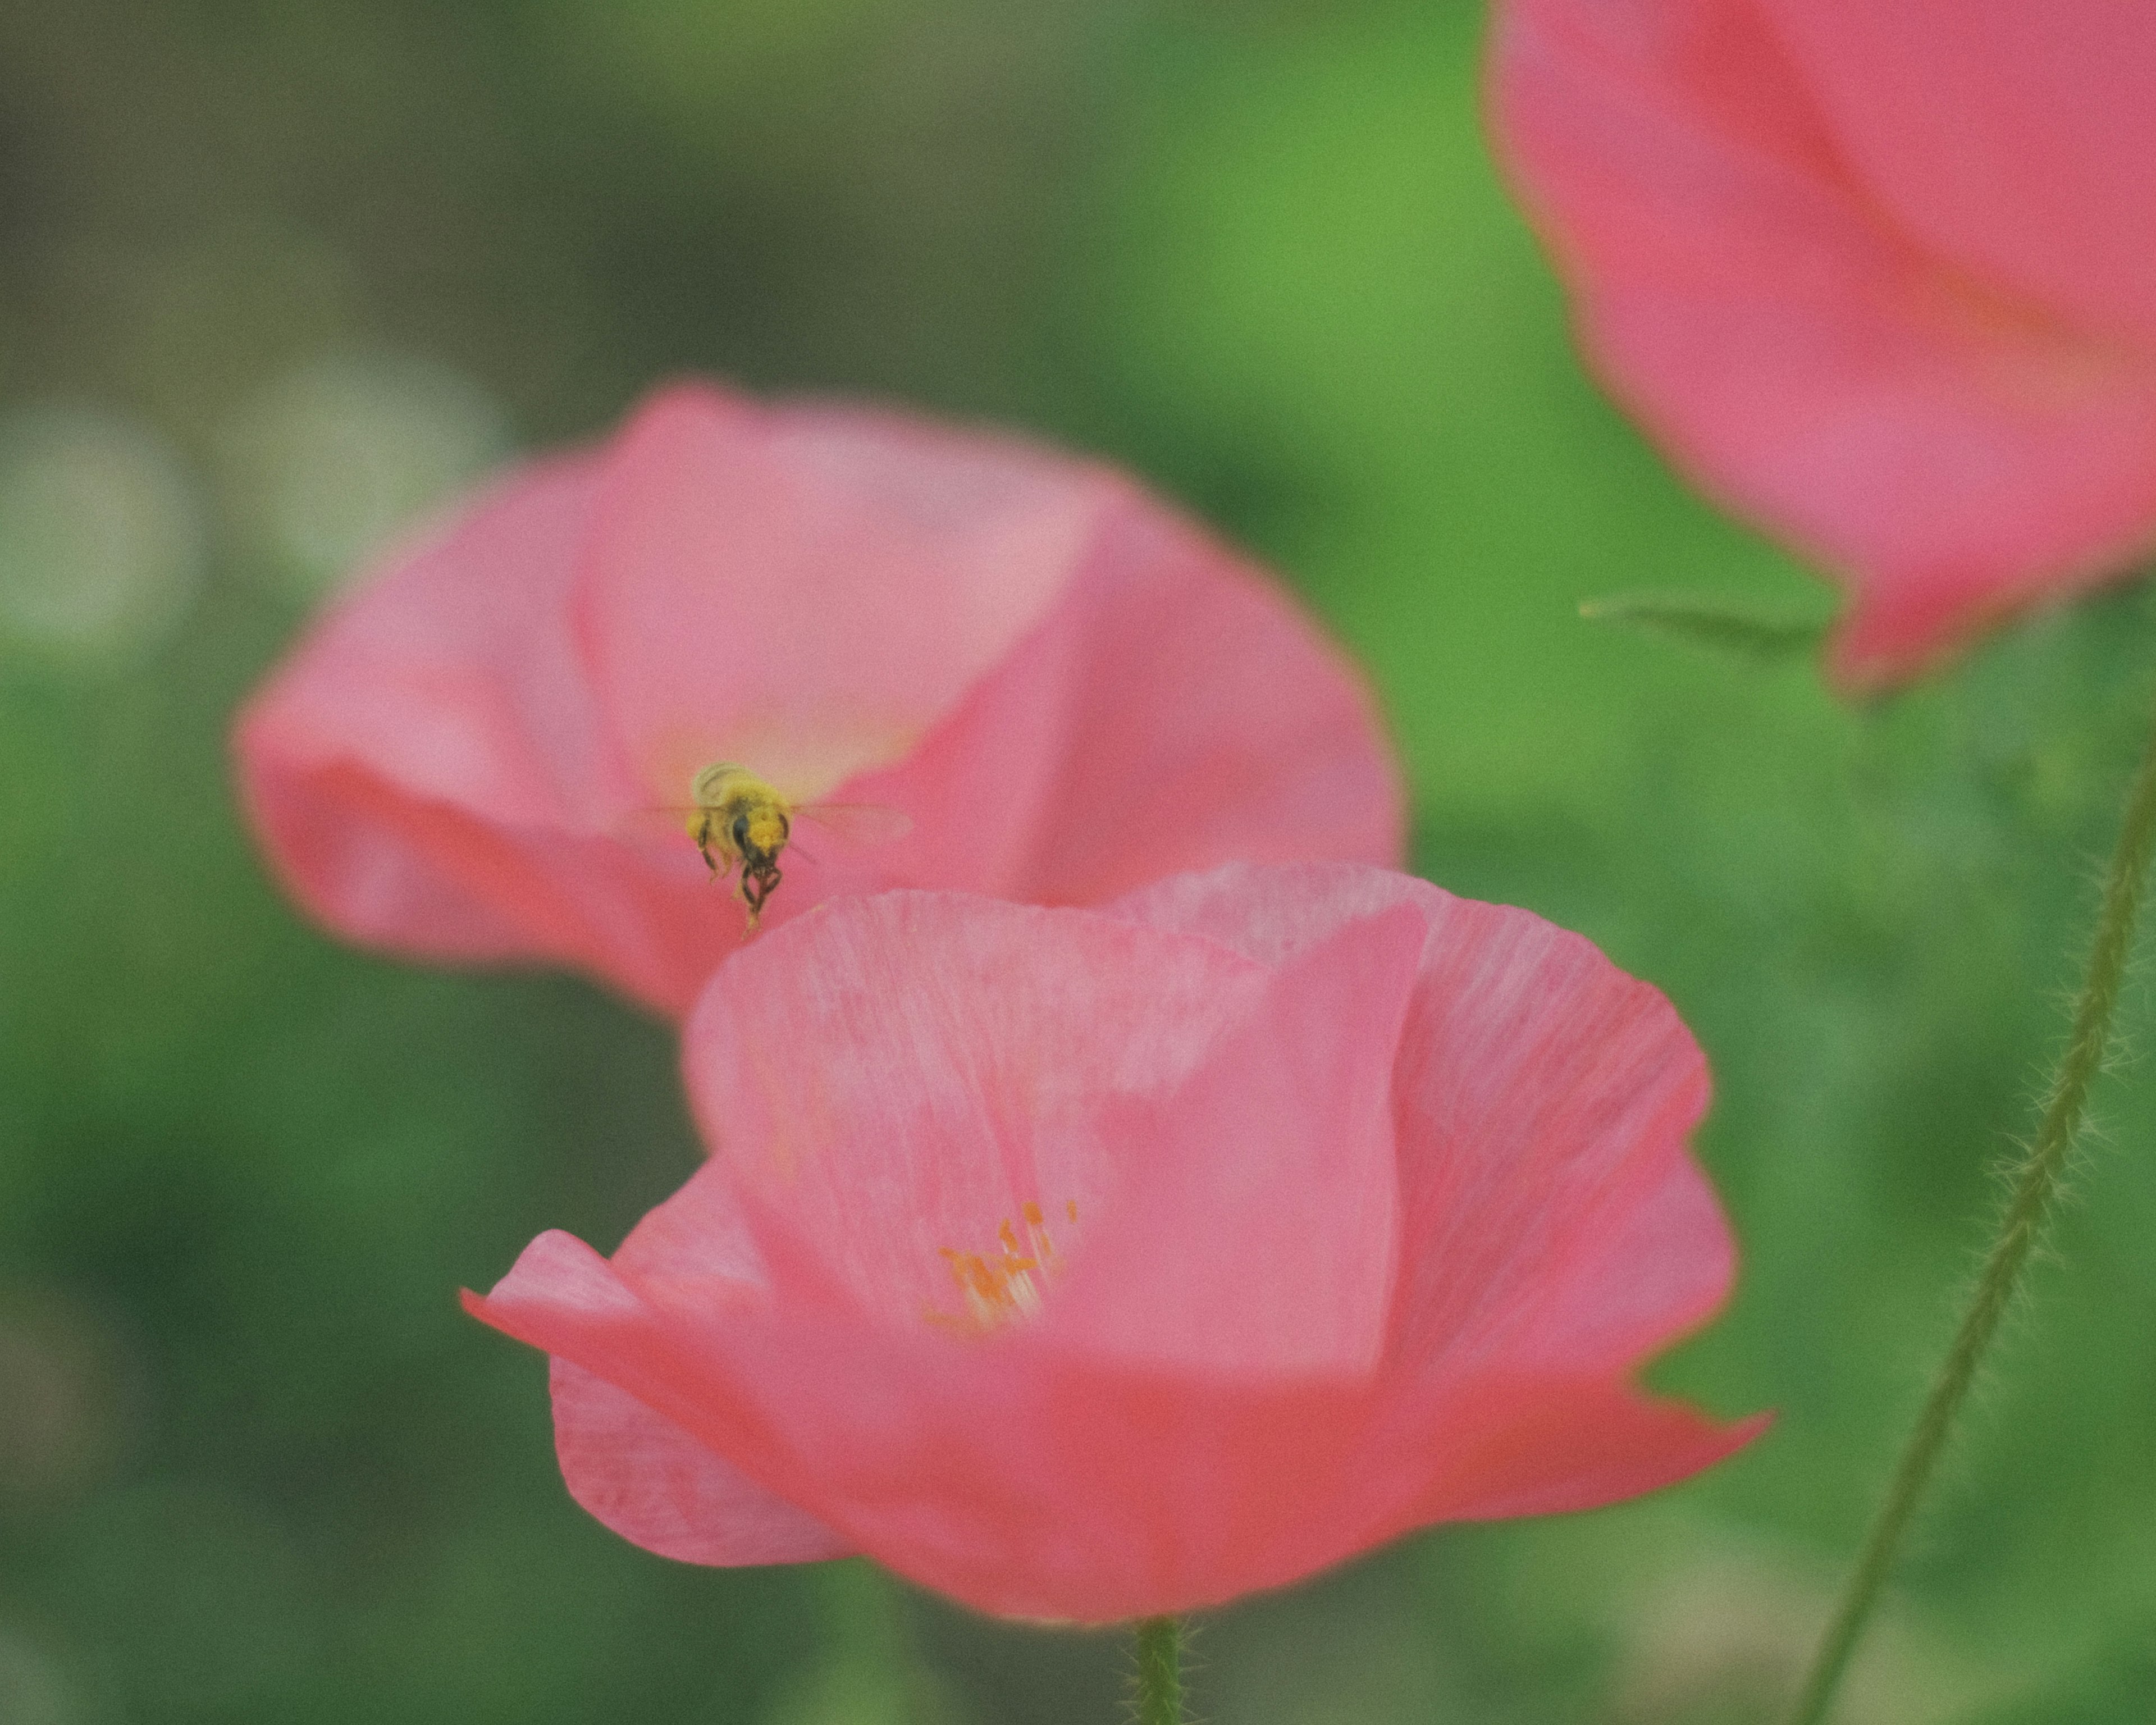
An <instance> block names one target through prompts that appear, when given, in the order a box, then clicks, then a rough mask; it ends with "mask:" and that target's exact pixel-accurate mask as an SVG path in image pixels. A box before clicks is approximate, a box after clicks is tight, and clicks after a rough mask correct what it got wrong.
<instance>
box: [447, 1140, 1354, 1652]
mask: <svg viewBox="0 0 2156 1725" xmlns="http://www.w3.org/2000/svg"><path fill="white" fill-rule="evenodd" d="M722 1178H724V1176H723V1171H722V1170H721V1168H720V1167H719V1165H718V1164H717V1163H710V1164H707V1165H706V1168H703V1169H702V1170H701V1171H700V1172H699V1173H697V1174H696V1176H695V1177H694V1178H692V1180H691V1183H690V1184H691V1186H692V1187H694V1186H697V1185H700V1184H706V1183H711V1182H712V1181H714V1180H719V1179H722ZM574 1246H575V1243H574V1242H570V1241H563V1240H562V1239H561V1237H560V1236H557V1235H542V1237H541V1239H540V1240H538V1241H535V1242H534V1244H533V1245H532V1246H531V1247H530V1248H529V1249H527V1250H526V1253H525V1255H524V1256H523V1257H522V1258H521V1259H520V1260H519V1261H518V1264H517V1266H516V1269H515V1270H514V1271H511V1274H510V1276H508V1277H506V1278H505V1279H504V1281H502V1283H501V1285H500V1286H499V1287H497V1288H496V1289H495V1291H494V1293H493V1294H491V1295H490V1296H487V1297H486V1298H485V1299H484V1300H480V1299H477V1298H468V1300H467V1304H468V1306H469V1307H470V1309H471V1311H472V1312H473V1313H474V1315H475V1316H477V1317H480V1318H482V1319H484V1320H485V1322H489V1323H491V1324H493V1325H495V1327H498V1328H500V1329H502V1330H505V1331H506V1332H508V1333H509V1334H511V1335H514V1336H516V1337H520V1338H521V1339H523V1340H525V1341H526V1342H529V1343H532V1344H533V1345H535V1346H537V1347H541V1348H546V1349H547V1350H548V1351H549V1352H551V1353H554V1354H555V1355H556V1356H557V1358H567V1359H570V1360H572V1361H575V1362H577V1363H578V1364H580V1365H582V1366H583V1367H584V1368H587V1369H588V1370H589V1371H591V1372H593V1373H595V1374H597V1375H598V1376H600V1377H602V1378H604V1379H605V1380H607V1381H608V1382H610V1383H613V1384H617V1385H619V1386H620V1387H621V1388H622V1389H624V1390H625V1391H626V1392H628V1393H629V1394H630V1395H632V1396H633V1397H634V1398H636V1399H638V1400H639V1402H640V1403H642V1404H644V1405H660V1406H665V1407H666V1408H667V1409H669V1413H670V1417H671V1418H673V1419H674V1420H675V1423H676V1424H677V1425H680V1427H681V1428H682V1429H683V1430H687V1431H690V1432H691V1433H692V1434H693V1435H695V1436H696V1438H697V1439H698V1440H701V1442H703V1443H704V1444H706V1445H707V1446H709V1447H711V1449H713V1450H716V1451H717V1452H719V1453H721V1454H723V1455H726V1457H728V1458H729V1459H730V1460H731V1461H732V1462H733V1463H734V1464H735V1465H736V1466H737V1467H738V1468H739V1469H740V1471H741V1472H742V1475H743V1476H744V1477H747V1478H750V1479H752V1480H754V1481H757V1482H758V1483H759V1485H760V1486H762V1489H763V1490H765V1491H767V1492H770V1493H773V1494H775V1495H777V1496H778V1497H779V1498H780V1499H781V1500H782V1501H783V1502H788V1503H792V1504H794V1505H798V1506H799V1507H800V1508H801V1510H802V1511H803V1512H804V1513H805V1514H807V1515H808V1516H810V1517H812V1518H814V1520H816V1521H818V1522H822V1523H823V1524H824V1525H827V1526H829V1527H831V1528H832V1529H834V1530H835V1532H836V1533H837V1536H838V1537H839V1538H842V1539H843V1540H844V1542H845V1543H847V1544H848V1545H849V1546H850V1547H852V1548H858V1549H860V1550H861V1551H864V1552H865V1553H868V1554H869V1555H870V1556H871V1557H874V1558H876V1559H877V1561H879V1562H880V1563H884V1564H885V1565H886V1566H887V1567H889V1568H892V1569H894V1570H896V1572H898V1573H899V1574H903V1575H906V1576H908V1577H910V1578H911V1579H914V1580H916V1581H918V1582H920V1583H921V1584H922V1585H924V1586H928V1587H932V1588H935V1589H938V1590H939V1591H942V1592H944V1593H947V1594H951V1595H952V1597H954V1598H957V1599H961V1600H963V1601H965V1602H966V1603H968V1604H972V1605H974V1606H977V1607H978V1608H979V1609H983V1610H988V1611H993V1612H998V1613H1000V1614H1002V1615H1008V1616H1015V1617H1029V1618H1034V1619H1055V1620H1072V1621H1080V1622H1096V1623H1106V1622H1112V1621H1116V1620H1122V1619H1126V1618H1128V1617H1132V1616H1137V1615H1147V1614H1150V1613H1152V1612H1157V1611H1166V1610H1182V1609H1190V1608H1192V1607H1193V1606H1197V1605H1200V1604H1214V1603H1218V1602H1220V1601H1222V1600H1225V1599H1229V1598H1232V1597H1234V1596H1235V1594H1240V1593H1242V1592H1245V1591H1247V1590H1249V1589H1250V1588H1252V1587H1261V1586H1270V1585H1276V1584H1281V1583H1283V1582H1286V1581H1287V1580H1290V1579H1293V1578H1294V1577H1295V1576H1296V1575H1297V1574H1302V1573H1306V1571H1307V1570H1308V1568H1310V1567H1312V1557H1311V1544H1310V1541H1311V1534H1312V1513H1311V1512H1312V1507H1313V1505H1314V1504H1315V1503H1316V1502H1317V1501H1318V1500H1319V1499H1320V1498H1321V1497H1322V1496H1323V1494H1324V1493H1325V1492H1326V1491H1328V1490H1329V1489H1330V1488H1331V1482H1332V1481H1335V1480H1336V1479H1337V1476H1338V1474H1339V1469H1340V1461H1341V1458H1342V1455H1343V1454H1344V1452H1345V1449H1346V1446H1347V1443H1348V1441H1349V1440H1350V1438H1351V1436H1352V1435H1353V1432H1354V1431H1355V1430H1357V1429H1358V1426H1359V1425H1360V1424H1361V1422H1362V1419H1363V1403H1362V1400H1361V1399H1360V1398H1359V1397H1358V1395H1357V1394H1355V1393H1354V1392H1353V1389H1347V1388H1344V1387H1343V1386H1342V1384H1340V1383H1339V1382H1338V1380H1337V1379H1332V1378H1327V1379H1321V1380H1316V1381H1306V1382H1301V1383H1299V1382H1297V1381H1296V1380H1294V1379H1292V1378H1290V1379H1282V1380H1278V1381H1276V1382H1275V1383H1273V1384H1270V1385H1267V1386H1265V1387H1264V1388H1262V1389H1260V1388H1257V1387H1254V1386H1251V1385H1247V1384H1245V1385H1240V1386H1235V1385H1222V1384H1209V1383H1207V1382H1205V1381H1204V1380H1199V1381H1195V1382H1193V1381H1192V1380H1191V1379H1189V1378H1188V1377H1187V1376H1186V1375H1184V1374H1179V1373H1131V1372H1128V1371H1126V1370H1123V1369H1122V1368H1119V1367H1116V1365H1114V1364H1112V1363H1104V1362H1102V1361H1101V1360H1099V1359H1097V1358H1091V1357H1087V1356H1072V1355H1070V1354H1068V1353H1063V1352H1061V1351H1060V1350H1050V1349H1044V1348H1031V1347H1028V1346H1025V1345H1024V1337H1023V1336H1013V1337H986V1338H981V1339H978V1340H976V1341H973V1342H971V1343H968V1342H967V1341H964V1340H962V1339H960V1338H957V1337H952V1336H950V1335H947V1334H945V1333H941V1332H934V1331H931V1330H928V1329H927V1328H925V1327H922V1328H917V1329H916V1331H915V1332H913V1333H911V1334H908V1333H906V1332H896V1331H891V1330H887V1329H884V1328H882V1327H870V1326H864V1325H862V1324H860V1323H859V1322H846V1321H839V1320H834V1319H833V1318H831V1317H828V1316H819V1314H818V1313H817V1312H814V1311H813V1310H812V1311H807V1312H798V1311H789V1310H787V1309H783V1308H782V1309H780V1310H779V1311H778V1312H773V1313H769V1314H763V1313H759V1312H757V1311H755V1310H754V1309H752V1308H747V1307H742V1308H736V1309H734V1310H731V1311H726V1310H723V1309H718V1308H714V1307H686V1306H675V1305H670V1304H665V1303H661V1302H659V1301H654V1299H653V1298H652V1297H651V1296H649V1294H647V1293H645V1292H644V1291H642V1289H641V1287H640V1285H639V1283H637V1282H635V1281H633V1280H631V1279H629V1278H627V1277H624V1276H620V1275H619V1274H617V1273H616V1272H614V1271H613V1270H612V1269H611V1268H610V1266H608V1265H607V1264H606V1262H605V1260H603V1259H600V1258H598V1256H597V1255H595V1254H588V1253H585V1252H583V1249H581V1248H576V1249H575V1250H574V1251H573V1252H572V1250H571V1249H572V1248H573V1247H574ZM675 1409H679V1410H680V1411H679V1412H676V1411H675ZM596 1460H597V1465H603V1466H612V1467H613V1468H615V1469H617V1470H624V1469H626V1468H628V1467H629V1466H632V1465H633V1461H632V1458H631V1456H630V1455H629V1452H627V1451H626V1450H617V1451H616V1452H614V1454H613V1457H612V1458H611V1460H610V1461H608V1460H606V1459H605V1458H597V1459H596ZM667 1531H674V1530H673V1529H671V1527H669V1529H668V1530H667ZM712 1531H713V1530H710V1529H707V1528H705V1527H702V1525H701V1524H699V1534H700V1536H701V1537H706V1538H708V1537H712ZM624 1532H628V1533H629V1537H631V1538H639V1539H640V1538H641V1532H640V1530H639V1528H637V1527H627V1528H624ZM1337 1554H1338V1553H1328V1555H1337Z"/></svg>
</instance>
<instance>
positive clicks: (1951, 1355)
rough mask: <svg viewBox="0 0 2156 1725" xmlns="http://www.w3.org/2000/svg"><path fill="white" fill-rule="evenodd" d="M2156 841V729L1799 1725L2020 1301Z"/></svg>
mask: <svg viewBox="0 0 2156 1725" xmlns="http://www.w3.org/2000/svg"><path fill="white" fill-rule="evenodd" d="M2152 848H2156V732H2152V733H2151V735H2150V737H2149V739H2148V745H2147V747H2146V749H2145V751H2144V752H2143V755H2142V757H2141V766H2140V768H2139V770H2138V772H2137V773H2135V774H2134V778H2133V790H2132V792H2131V793H2129V794H2128V798H2127V803H2126V819H2125V821H2124V823H2123V825H2122V826H2121V828H2120V829H2119V834H2118V848H2117V850H2115V851H2114V852H2113V853H2112V859H2111V872H2110V874H2109V875H2108V876H2107V878H2106V880H2105V881H2104V887H2103V909H2102V914H2101V915H2100V916H2099V917H2098V918H2097V927H2096V940H2095V943H2094V945H2093V946H2092V948H2091V949H2090V952H2089V959H2088V973H2087V975H2086V976H2085V977H2084V978H2082V992H2081V998H2080V999H2079V1000H2078V1001H2076V1003H2075V1006H2074V1027H2073V1034H2072V1035H2071V1038H2070V1039H2069V1040H2068V1041H2067V1044H2066V1054H2065V1056H2064V1058H2062V1059H2061V1060H2060V1062H2059V1069H2058V1072H2057V1074H2056V1076H2055V1077H2054V1078H2053V1080H2052V1081H2051V1098H2050V1101H2048V1102H2047V1103H2046V1105H2045V1108H2044V1118H2043V1122H2042V1123H2041V1124H2040V1126H2039V1127H2037V1129H2036V1142H2035V1147H2033V1148H2032V1149H2031V1150H2030V1153H2029V1159H2028V1160H2027V1161H2026V1162H2025V1163H2023V1164H2022V1166H2021V1170H2020V1175H2019V1177H2018V1178H2017V1179H2016V1180H2015V1188H2014V1195H2013V1197H2012V1199H2010V1201H2009V1202H2008V1204H2007V1206H2006V1211H2005V1215H2004V1216H2003V1217H2001V1219H2000V1220H1999V1234H1998V1237H1997V1238H1996V1239H1995V1240H1993V1241H1992V1244H1991V1250H1990V1251H1989V1253H1988V1254H1987V1255H1985V1258H1984V1270H1983V1272H1982V1274H1981V1275H1979V1276H1978V1278H1977V1282H1976V1290H1975V1291H1974V1293H1973V1294H1972V1295H1971V1296H1969V1309H1968V1310H1967V1311H1966V1312H1963V1314H1962V1321H1961V1327H1960V1328H1959V1329H1958V1330H1957V1331H1956V1332H1955V1333H1954V1338H1953V1346H1952V1347H1951V1348H1948V1350H1947V1357H1946V1358H1945V1359H1944V1360H1943V1362H1942V1363H1940V1366H1939V1370H1938V1376H1937V1377H1936V1378H1933V1380H1932V1388H1931V1393H1930V1394H1929V1395H1928V1396H1927V1397H1926V1398H1925V1399H1924V1409H1923V1412H1922V1414H1919V1415H1918V1416H1917V1425H1916V1429H1915V1430H1913V1431H1912V1432H1911V1433H1910V1435H1909V1441H1908V1445H1907V1448H1906V1449H1904V1450H1902V1460H1901V1463H1900V1465H1899V1466H1897V1468H1896V1469H1895V1470H1894V1478H1893V1482H1892V1485H1890V1486H1888V1487H1887V1491H1886V1498H1885V1500H1884V1501H1883V1502H1881V1504H1880V1507H1879V1510H1878V1512H1877V1514H1876V1516H1875V1517H1874V1518H1873V1520H1872V1523H1871V1531H1870V1532H1868V1533H1866V1536H1865V1540H1864V1547H1863V1550H1862V1552H1861V1554H1860V1555H1859V1556H1858V1558H1857V1561H1856V1569H1855V1571H1854V1572H1853V1573H1852V1574H1851V1576H1850V1579H1849V1584H1848V1586H1847V1587H1846V1588H1845V1589H1843V1592H1842V1596H1841V1603H1840V1606H1839V1607H1838V1608H1837V1609H1836V1610H1835V1615H1834V1620H1833V1622H1832V1623H1830V1625H1828V1627H1827V1632H1826V1635H1825V1639H1824V1640H1821V1642H1820V1648H1819V1652H1818V1653H1817V1655H1816V1656H1815V1657H1814V1659H1813V1662H1812V1668H1811V1671H1810V1674H1809V1676H1808V1677H1807V1678H1806V1680H1805V1682H1804V1690H1803V1692H1802V1693H1801V1694H1800V1695H1799V1697H1798V1698H1797V1704H1796V1706H1795V1707H1794V1708H1793V1709H1791V1711H1790V1712H1789V1725H1820V1722H1821V1721H1823V1720H1824V1719H1825V1717H1826V1713H1827V1708H1828V1707H1830V1705H1831V1704H1832V1702H1833V1700H1834V1693H1835V1686H1836V1685H1837V1684H1839V1683H1840V1681H1841V1676H1842V1672H1843V1671H1844V1670H1845V1668H1846V1667H1847V1666H1848V1664H1849V1660H1850V1656H1851V1654H1852V1653H1854V1652H1855V1651H1856V1643H1857V1638H1858V1637H1859V1636H1860V1635H1861V1634H1862V1633H1863V1630H1864V1626H1865V1623H1866V1620H1868V1619H1869V1618H1870V1616H1871V1609H1872V1607H1873V1606H1874V1605H1875V1604H1876V1603H1877V1601H1878V1596H1879V1589H1880V1588H1881V1585H1882V1584H1884V1583H1885V1581H1886V1577H1887V1575H1888V1574H1889V1573H1890V1572H1891V1571H1892V1568H1893V1567H1894V1561H1895V1558H1896V1557H1897V1555H1898V1554H1899V1553H1900V1550H1901V1547H1902V1539H1903V1538H1904V1537H1905V1536H1906V1535H1907V1532H1908V1530H1909V1522H1910V1519H1911V1517H1913V1516H1914V1515H1915V1513H1916V1511H1917V1504H1918V1503H1919V1502H1922V1498H1923V1495H1924V1488H1925V1486H1927V1485H1928V1483H1929V1481H1930V1480H1931V1476H1932V1473H1933V1469H1934V1468H1935V1467H1936V1466H1937V1465H1938V1459H1939V1453H1940V1451H1941V1450H1943V1449H1944V1447H1945V1446H1946V1441H1947V1438H1948V1435H1950V1434H1951V1432H1952V1431H1953V1422H1954V1416H1955V1415H1956V1414H1958V1413H1959V1412H1960V1411H1961V1404H1962V1403H1963V1401H1965V1400H1966V1399H1968V1396H1969V1387H1970V1385H1971V1384H1973V1383H1974V1380H1975V1378H1976V1369H1977V1367H1978V1366H1979V1364H1980V1363H1982V1361H1983V1359H1984V1353H1985V1351H1986V1350H1987V1349H1988V1348H1989V1347H1990V1346H1991V1341H1992V1337H1994V1335H1995V1334H1996V1333H1997V1332H1998V1329H1999V1320H2000V1319H2001V1318H2003V1317H2005V1315H2006V1312H2007V1310H2008V1308H2009V1307H2010V1306H2011V1305H2012V1304H2013V1301H2014V1295H2015V1290H2016V1289H2017V1288H2018V1287H2019V1286H2020V1281H2021V1275H2022V1272H2023V1271H2024V1270H2025V1268H2026V1267H2027V1265H2028V1261H2029V1254H2030V1250H2031V1249H2032V1248H2033V1247H2034V1246H2035V1244H2036V1238H2037V1235H2038V1233H2039V1231H2040V1230H2041V1228H2042V1226H2043V1222H2044V1216H2045V1212H2046V1210H2047V1209H2049V1207H2050V1204H2051V1198H2052V1194H2054V1193H2055V1192H2056V1189H2057V1187H2058V1183H2059V1175H2060V1173H2061V1171H2062V1170H2063V1169H2064V1168H2065V1166H2066V1158H2067V1156H2068V1153H2070V1152H2071V1150H2072V1148H2073V1145H2074V1138H2075V1135H2076V1133H2077V1132H2079V1130H2080V1128H2081V1124H2082V1117H2083V1116H2084V1115H2085V1114H2086V1113H2087V1111H2088V1093H2089V1086H2091V1085H2092V1084H2093V1083H2094V1082H2095V1081H2096V1076H2097V1073H2098V1072H2100V1071H2102V1070H2103V1063H2104V1057H2105V1055H2106V1054H2107V1052H2108V1051H2109V1049H2110V1046H2111V1021H2112V1016H2113V1014H2115V1012H2116V1011H2117V1006H2118V994H2119V988H2120V985H2121V983H2123V981H2124V979H2125V976H2126V962H2127V959H2128V956H2129V955H2130V954H2131V952H2132V951H2133V925H2134V919H2135V917H2136V916H2138V913H2139V911H2140V908H2141V898H2142V891H2143V887H2144V886H2145V885H2146V883H2147V880H2148V861H2149V855H2150V851H2151V850H2152Z"/></svg>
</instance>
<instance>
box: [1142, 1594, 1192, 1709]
mask: <svg viewBox="0 0 2156 1725" xmlns="http://www.w3.org/2000/svg"><path fill="white" fill-rule="evenodd" d="M1137 1652H1138V1725H1183V1625H1182V1624H1181V1623H1179V1622H1178V1621H1177V1620H1175V1619H1174V1618H1173V1617H1148V1618H1147V1619H1146V1620H1145V1621H1144V1622H1142V1623H1141V1624H1140V1625H1138V1648H1137Z"/></svg>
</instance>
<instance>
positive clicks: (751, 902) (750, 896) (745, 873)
mask: <svg viewBox="0 0 2156 1725" xmlns="http://www.w3.org/2000/svg"><path fill="white" fill-rule="evenodd" d="M778 881H779V874H778V870H777V869H775V868H773V867H772V866H771V865H770V864H768V863H766V864H765V865H763V866H762V867H761V868H755V869H751V868H743V869H742V878H741V896H742V903H743V904H745V905H747V906H748V926H749V927H750V928H751V929H752V930H753V929H754V928H755V927H756V925H757V918H758V917H760V916H762V914H763V906H764V904H765V902H766V901H767V900H768V899H769V898H770V897H771V895H772V892H773V890H774V889H775V888H776V887H777V886H778Z"/></svg>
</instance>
